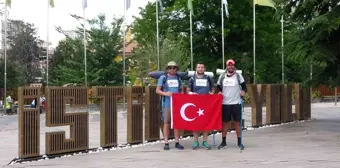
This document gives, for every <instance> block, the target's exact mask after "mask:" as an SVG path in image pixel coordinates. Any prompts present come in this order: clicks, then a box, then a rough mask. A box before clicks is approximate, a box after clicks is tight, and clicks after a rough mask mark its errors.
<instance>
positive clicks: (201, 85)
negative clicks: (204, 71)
mask: <svg viewBox="0 0 340 168" xmlns="http://www.w3.org/2000/svg"><path fill="white" fill-rule="evenodd" d="M209 78H210V77H209V76H207V75H204V76H203V77H202V78H198V77H197V76H196V75H195V76H194V77H191V78H190V80H189V83H188V87H190V89H191V92H195V93H197V94H209V92H210V90H211V88H212V87H213V86H211V85H212V84H213V82H212V81H211V78H210V79H209Z"/></svg>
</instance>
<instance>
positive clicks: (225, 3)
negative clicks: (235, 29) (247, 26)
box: [223, 0, 229, 17]
mask: <svg viewBox="0 0 340 168" xmlns="http://www.w3.org/2000/svg"><path fill="white" fill-rule="evenodd" d="M223 4H224V8H225V14H226V15H227V17H229V11H228V1H227V0H223Z"/></svg>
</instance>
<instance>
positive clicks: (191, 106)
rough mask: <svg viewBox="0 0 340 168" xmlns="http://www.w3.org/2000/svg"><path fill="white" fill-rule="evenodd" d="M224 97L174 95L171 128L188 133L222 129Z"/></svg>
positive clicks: (172, 98)
mask: <svg viewBox="0 0 340 168" xmlns="http://www.w3.org/2000/svg"><path fill="white" fill-rule="evenodd" d="M221 110H222V95H220V94H215V95H210V94H198V95H189V94H173V95H172V96H171V128H173V129H179V130H188V131H212V130H221V129H222V113H221Z"/></svg>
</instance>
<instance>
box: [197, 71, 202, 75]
mask: <svg viewBox="0 0 340 168" xmlns="http://www.w3.org/2000/svg"><path fill="white" fill-rule="evenodd" d="M196 74H198V75H204V72H197V71H196Z"/></svg>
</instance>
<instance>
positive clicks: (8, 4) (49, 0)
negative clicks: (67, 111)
mask: <svg viewBox="0 0 340 168" xmlns="http://www.w3.org/2000/svg"><path fill="white" fill-rule="evenodd" d="M82 1H83V2H82V3H83V4H82V8H83V20H84V25H83V26H84V32H83V33H84V35H83V38H84V65H85V85H86V86H87V63H86V62H87V61H86V60H87V59H86V27H85V24H86V18H85V9H86V7H87V0H82ZM46 2H47V18H46V23H47V25H46V26H47V33H46V85H47V86H49V76H48V71H49V27H50V25H49V19H50V16H49V13H50V8H53V7H54V0H46ZM11 4H12V1H11V0H6V1H5V21H4V29H5V32H4V33H5V35H4V36H5V37H4V46H5V47H4V61H5V66H4V105H6V101H7V100H6V97H7V95H6V90H7V85H6V84H7V7H10V8H11Z"/></svg>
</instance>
